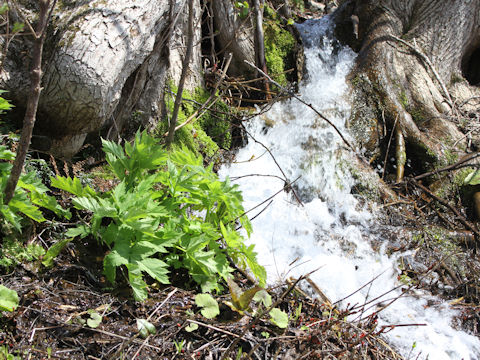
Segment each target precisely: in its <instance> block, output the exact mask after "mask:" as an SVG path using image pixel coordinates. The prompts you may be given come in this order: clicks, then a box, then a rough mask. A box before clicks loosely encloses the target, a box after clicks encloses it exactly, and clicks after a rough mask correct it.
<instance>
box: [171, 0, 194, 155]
mask: <svg viewBox="0 0 480 360" xmlns="http://www.w3.org/2000/svg"><path fill="white" fill-rule="evenodd" d="M192 52H193V0H189V1H188V34H187V51H186V53H185V57H184V59H183V64H182V74H181V75H180V82H179V83H178V92H177V97H176V98H175V104H174V106H173V113H172V118H171V119H170V126H169V130H168V136H167V139H166V145H167V148H169V147H170V146H171V144H172V143H173V137H174V135H175V125H176V124H177V117H178V111H179V109H180V104H181V102H182V93H183V87H184V86H185V80H186V78H187V73H188V67H189V64H190V58H191V57H192Z"/></svg>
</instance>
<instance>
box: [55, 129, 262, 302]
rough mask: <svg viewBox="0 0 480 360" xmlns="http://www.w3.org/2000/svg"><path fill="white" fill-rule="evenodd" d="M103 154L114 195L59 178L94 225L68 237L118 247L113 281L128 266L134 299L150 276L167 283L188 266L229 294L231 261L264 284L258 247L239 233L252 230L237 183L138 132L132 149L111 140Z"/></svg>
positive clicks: (110, 272) (205, 284) (110, 274)
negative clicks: (222, 283) (224, 282)
mask: <svg viewBox="0 0 480 360" xmlns="http://www.w3.org/2000/svg"><path fill="white" fill-rule="evenodd" d="M103 150H104V151H105V153H106V159H107V162H108V164H109V167H110V168H111V170H112V171H113V173H114V174H115V176H116V177H117V178H118V180H119V183H118V185H117V186H116V187H115V188H114V189H112V190H111V191H108V192H105V193H97V192H95V191H94V190H93V189H92V188H90V187H88V186H82V185H81V184H80V181H78V179H76V178H74V179H71V178H65V177H57V178H56V179H52V186H55V187H57V188H59V189H62V190H65V191H68V192H70V193H72V194H73V195H75V198H73V200H72V202H73V204H74V206H75V208H77V209H81V210H87V211H90V212H91V213H92V217H91V220H90V224H84V225H80V226H78V227H76V228H74V229H70V231H69V232H68V233H67V235H68V236H80V237H86V236H93V237H94V238H96V239H97V240H99V241H100V242H101V243H102V244H104V245H106V246H107V247H108V248H109V249H110V250H109V252H108V254H107V255H106V256H105V258H104V273H105V275H106V277H107V279H108V280H109V281H110V282H112V283H115V281H116V279H117V268H119V267H121V268H122V269H124V270H126V273H127V280H128V282H129V284H130V286H131V287H132V289H133V295H134V298H135V299H136V300H144V299H145V298H146V297H147V284H146V282H145V280H144V274H148V275H149V276H151V277H152V278H154V279H155V280H157V281H158V282H160V283H165V284H166V283H169V282H170V279H169V276H168V273H169V271H170V270H171V269H172V268H174V269H180V268H182V269H186V270H187V271H188V272H189V274H190V275H191V277H192V278H193V280H194V281H196V282H197V283H198V284H199V285H200V286H201V288H202V290H203V291H212V290H221V286H220V284H219V280H220V279H222V278H224V279H225V278H226V277H227V276H228V275H229V274H230V272H231V271H232V269H231V267H230V265H229V262H228V259H227V255H228V256H230V257H231V258H232V259H233V260H234V261H235V262H236V263H237V264H239V265H240V266H242V267H249V268H250V269H251V271H252V272H253V274H254V275H255V276H257V277H258V278H259V280H260V282H261V283H264V281H265V276H266V275H265V269H264V268H263V267H262V266H260V265H259V264H258V263H257V260H256V253H255V252H254V249H253V245H251V246H246V245H245V244H244V242H243V238H242V236H241V235H240V234H239V233H238V232H237V231H236V230H235V229H236V226H237V224H236V222H237V221H238V222H239V223H240V224H241V225H242V226H243V228H244V229H245V230H246V231H247V234H250V232H251V225H250V222H249V220H248V218H246V217H245V216H242V214H243V213H244V209H243V206H242V195H241V193H240V191H239V190H238V188H237V186H236V185H231V184H230V182H229V181H228V179H227V180H225V181H220V180H219V179H218V177H217V176H216V175H215V173H214V172H213V171H212V167H211V166H210V167H208V168H205V167H204V166H203V165H202V164H203V159H202V158H201V157H200V156H196V155H195V154H194V153H193V152H192V151H190V150H188V149H187V148H185V147H183V148H182V149H177V150H174V151H172V152H170V153H169V152H167V151H166V150H164V148H163V147H162V146H161V145H159V144H158V143H157V141H156V139H155V138H153V137H151V136H149V135H147V134H146V133H137V135H136V137H135V141H134V143H133V144H129V143H127V144H126V145H125V148H122V147H121V146H120V145H118V144H116V143H113V142H109V141H103Z"/></svg>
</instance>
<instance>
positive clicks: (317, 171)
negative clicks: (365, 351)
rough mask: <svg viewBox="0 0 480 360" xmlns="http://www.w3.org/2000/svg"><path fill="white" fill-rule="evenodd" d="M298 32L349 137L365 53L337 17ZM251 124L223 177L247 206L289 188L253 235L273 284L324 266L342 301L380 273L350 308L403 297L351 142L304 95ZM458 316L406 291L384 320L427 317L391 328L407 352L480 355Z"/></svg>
mask: <svg viewBox="0 0 480 360" xmlns="http://www.w3.org/2000/svg"><path fill="white" fill-rule="evenodd" d="M298 29H299V31H300V32H301V33H302V37H303V38H304V43H305V47H306V49H305V56H306V65H307V78H306V79H305V80H304V81H303V83H302V84H300V91H299V92H300V96H301V97H302V98H303V99H304V100H305V101H306V102H308V103H311V104H312V105H314V106H315V107H316V108H317V109H319V110H320V111H322V112H323V113H324V114H325V115H326V116H327V117H328V118H330V119H331V120H332V121H333V122H334V123H335V124H336V126H337V127H338V128H339V129H340V131H341V132H342V133H343V134H344V135H345V136H347V137H348V130H347V129H346V128H345V121H346V119H347V118H348V116H349V111H350V109H349V101H348V96H349V94H348V88H347V84H346V82H345V76H346V75H347V74H348V72H349V70H350V68H351V67H352V64H353V62H354V60H355V56H356V55H355V53H354V52H353V51H352V50H350V49H349V48H344V47H341V46H340V45H339V44H338V43H337V42H336V41H335V40H332V37H331V36H330V35H329V33H330V32H331V30H330V29H331V24H330V20H329V19H328V18H323V19H321V20H309V21H307V22H305V23H303V24H301V25H298ZM247 129H248V132H249V134H250V135H251V137H250V138H249V142H248V145H246V146H245V147H244V148H242V149H241V150H240V151H239V152H238V154H237V155H236V158H235V161H234V162H233V163H232V164H229V165H228V166H224V167H223V168H222V169H221V170H220V175H221V176H222V177H226V176H229V177H230V178H231V179H232V181H234V182H235V183H238V184H239V185H240V188H241V190H242V191H243V196H244V206H245V208H246V209H250V208H252V207H254V206H256V205H258V204H259V203H261V202H263V201H264V200H265V199H268V198H269V197H271V196H272V195H274V194H275V193H277V192H278V191H280V193H279V194H278V195H276V196H275V197H273V198H272V202H271V204H270V205H269V206H268V207H266V209H265V210H264V211H263V212H261V214H260V215H258V217H256V218H255V219H254V220H253V221H252V225H253V230H254V232H253V235H252V237H251V239H250V241H251V242H253V243H254V244H255V246H256V250H257V252H258V253H259V261H260V263H261V264H262V265H264V266H265V267H266V269H267V272H268V279H269V282H270V283H274V282H276V281H277V280H279V279H285V278H287V277H290V276H293V277H298V276H300V275H302V274H306V273H308V272H309V271H311V270H314V269H317V268H320V269H319V270H318V271H316V272H315V273H314V274H313V275H311V278H312V280H313V281H314V282H315V283H316V284H317V285H318V286H319V287H320V288H321V289H322V290H323V291H324V292H325V294H326V295H327V296H328V297H329V299H330V300H332V301H333V302H335V301H337V300H340V299H343V298H344V297H346V296H348V295H349V294H351V293H353V292H355V291H356V290H357V289H359V288H361V287H362V286H363V285H365V284H367V283H368V282H370V281H371V280H372V279H374V278H375V277H377V276H378V277H377V278H376V279H375V280H374V281H373V282H371V284H370V285H368V286H365V287H364V288H363V289H362V290H360V291H359V292H357V293H355V294H354V295H352V296H350V297H349V298H348V299H346V300H345V301H344V303H343V305H346V303H347V302H348V303H350V304H356V303H358V304H364V303H366V302H368V301H370V300H372V299H375V298H377V297H380V298H379V299H377V300H375V302H374V304H386V303H389V302H390V301H391V299H393V298H396V297H398V296H400V295H401V290H394V291H392V292H390V293H388V294H385V292H387V291H388V290H390V289H394V288H395V287H396V286H398V285H399V283H398V280H397V276H398V275H399V270H398V268H397V259H398V257H397V256H398V255H397V256H395V255H394V256H390V257H389V256H387V255H386V254H385V253H384V252H383V251H382V247H381V246H380V250H374V249H372V246H371V244H372V241H373V240H375V242H376V243H382V242H386V240H385V241H384V240H382V239H381V238H380V235H377V234H376V233H375V230H373V229H375V228H377V227H378V226H377V225H375V217H374V215H373V214H372V213H371V212H370V211H368V210H367V209H366V208H363V207H362V206H361V204H360V203H359V202H358V201H357V199H356V198H355V197H354V196H353V195H352V194H351V188H352V186H353V185H354V180H353V178H352V176H351V174H350V173H349V172H348V170H347V167H346V166H345V164H346V163H347V162H348V161H349V158H348V156H349V155H348V151H342V149H341V148H342V147H344V144H343V142H342V140H341V139H340V137H339V136H338V135H337V133H336V132H335V131H334V129H333V128H332V127H331V126H328V124H326V123H325V122H324V121H323V120H322V119H320V118H319V117H318V116H317V115H315V113H314V112H313V111H312V110H311V109H310V108H308V107H307V106H305V105H303V104H301V103H300V102H299V101H297V100H296V99H291V100H288V101H285V102H282V103H277V104H275V105H274V106H273V107H272V109H270V110H269V111H268V112H267V113H265V114H264V115H261V116H258V117H257V118H255V119H254V120H252V121H251V122H250V123H249V124H248V127H247ZM350 141H352V140H350ZM266 147H267V148H268V149H269V150H270V151H271V153H272V155H273V157H274V159H275V161H274V160H273V157H272V156H271V155H270V153H269V152H268V151H267V150H266ZM276 163H278V166H277V164H276ZM279 168H281V169H282V170H280V169H279ZM282 171H283V173H284V174H283V173H282ZM246 175H252V176H246ZM285 176H286V177H287V178H288V179H289V180H290V181H294V180H296V179H297V178H298V180H297V181H296V182H295V189H296V192H297V194H298V196H299V197H300V198H301V200H302V202H303V206H302V205H300V204H299V203H298V202H297V201H296V199H295V196H294V195H293V192H292V191H281V190H282V189H283V188H284V186H285V182H284V180H282V179H283V178H285ZM266 204H268V202H267V203H265V205H266ZM261 209H262V207H258V208H257V209H256V210H255V211H257V212H260V210H261ZM255 211H253V212H252V213H250V216H254V215H255ZM382 294H385V295H383V296H382ZM431 304H434V305H431ZM374 310H375V307H373V308H371V309H370V310H369V311H374ZM454 315H455V311H454V310H451V309H449V307H448V306H447V305H442V304H441V302H440V301H438V299H435V298H434V297H432V296H431V295H429V294H427V293H423V292H420V291H416V292H415V293H412V294H410V293H408V294H404V295H403V296H401V297H400V298H399V299H398V300H397V301H395V302H394V303H393V304H392V305H390V306H389V307H387V308H386V309H385V310H383V311H381V312H380V313H379V322H380V323H381V324H389V325H398V324H426V326H410V327H409V326H407V327H397V328H395V329H394V330H392V331H391V332H389V333H388V334H387V335H386V336H387V338H388V340H389V341H390V342H391V343H392V344H393V345H394V346H395V347H396V348H397V349H398V350H399V351H400V353H402V354H403V355H404V356H405V357H408V358H411V359H415V358H417V356H418V358H419V359H426V358H428V359H432V360H443V359H465V360H466V359H479V358H480V341H479V339H477V338H476V337H474V336H471V335H469V334H467V333H465V332H463V331H460V330H456V329H455V328H454V326H453V325H452V323H453V320H452V319H453V316H454ZM414 344H415V345H414Z"/></svg>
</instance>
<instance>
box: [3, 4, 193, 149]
mask: <svg viewBox="0 0 480 360" xmlns="http://www.w3.org/2000/svg"><path fill="white" fill-rule="evenodd" d="M173 4H174V9H173V14H174V15H175V16H174V21H173V22H172V23H171V22H170V21H169V19H170V18H169V16H168V15H169V12H170V4H169V2H168V1H164V0H153V1H151V0H112V1H108V2H105V1H103V0H94V1H91V2H88V3H84V2H81V1H72V2H62V3H61V5H60V6H59V9H58V11H56V13H55V14H54V18H53V23H52V28H51V30H50V32H49V34H48V37H47V40H46V45H45V56H44V63H45V66H44V73H45V74H44V78H43V84H42V86H43V88H44V90H43V91H42V95H41V98H40V102H39V108H38V118H37V124H36V131H35V136H36V138H37V140H38V139H41V140H42V141H41V143H38V142H37V144H36V145H37V147H39V146H40V150H44V151H48V152H50V153H52V154H54V155H56V156H59V157H70V156H72V155H73V154H75V153H76V152H77V151H78V150H79V149H80V147H81V146H82V144H83V141H84V139H85V137H86V135H87V134H88V133H91V132H97V131H99V130H100V129H101V128H102V127H104V126H109V127H110V128H111V131H110V135H111V138H116V137H117V135H118V132H120V131H121V129H122V127H123V126H124V125H125V123H126V122H127V121H129V120H130V118H131V114H132V112H133V111H136V110H139V113H140V114H141V121H142V122H143V123H144V124H145V123H149V124H152V125H154V124H155V123H156V122H158V121H159V120H160V118H161V113H162V111H161V110H162V109H161V108H162V106H161V104H162V102H163V96H164V86H165V83H166V80H167V79H168V78H170V79H172V81H173V82H174V83H177V82H178V80H179V76H180V73H181V61H178V59H180V58H181V57H183V54H184V52H185V47H184V34H185V33H186V31H185V30H186V25H187V19H188V13H187V12H185V11H184V8H185V7H184V6H183V5H184V1H183V0H174V1H173ZM194 5H195V16H196V18H195V19H196V21H195V47H194V55H193V58H194V59H195V61H194V63H193V65H192V71H191V72H189V74H188V78H187V81H186V87H187V88H189V87H190V88H193V87H194V84H198V83H201V77H202V75H201V73H200V71H201V70H200V69H201V66H200V64H201V55H200V41H199V39H200V37H201V34H200V21H199V19H200V17H201V14H200V12H201V11H200V0H194ZM24 38H25V37H22V39H23V41H24V43H21V42H18V43H16V44H15V46H13V44H11V46H10V49H9V53H8V54H7V57H6V58H5V59H4V62H3V69H2V71H1V73H0V88H2V89H6V90H9V95H11V97H12V100H13V102H14V103H15V105H16V106H17V108H18V107H22V106H25V105H26V102H25V98H26V96H25V94H27V93H28V83H29V82H28V76H27V74H28V73H27V71H26V69H25V66H24V65H25V64H28V63H29V54H30V53H29V52H28V51H26V50H27V49H28V48H29V47H30V43H29V40H28V39H24ZM179 69H180V70H179ZM138 125H140V124H138ZM35 136H34V139H35Z"/></svg>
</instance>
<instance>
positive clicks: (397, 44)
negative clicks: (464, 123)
mask: <svg viewBox="0 0 480 360" xmlns="http://www.w3.org/2000/svg"><path fill="white" fill-rule="evenodd" d="M352 18H353V19H355V20H357V19H358V23H357V25H358V28H357V31H358V34H355V29H354V25H355V22H352ZM335 21H336V23H337V33H338V35H339V37H340V38H341V39H342V40H343V41H346V42H347V43H349V44H350V45H351V46H352V47H353V48H354V49H356V50H358V51H359V56H358V59H357V62H356V66H355V68H354V69H353V70H352V72H351V76H350V81H351V83H352V86H353V88H354V111H353V113H352V117H351V122H350V126H351V128H352V130H353V133H354V134H355V135H356V137H357V140H358V141H359V143H360V144H361V146H363V147H364V148H366V149H367V154H369V155H370V156H372V157H374V156H376V155H375V152H376V150H378V148H379V146H380V145H381V142H382V141H384V140H385V138H386V137H387V133H386V132H385V129H387V130H388V129H390V130H391V129H392V128H393V124H394V123H395V122H396V121H398V124H399V127H400V130H401V135H402V136H403V138H404V139H405V142H406V152H407V157H409V158H413V161H416V162H417V163H418V164H417V165H419V166H421V167H423V168H428V166H429V165H431V164H433V163H436V162H437V161H439V160H442V159H445V154H446V153H447V152H448V151H451V150H454V151H457V150H458V148H459V145H461V146H463V150H466V148H465V146H466V145H465V144H466V143H465V141H463V140H462V139H463V138H464V136H463V134H462V133H461V132H460V131H459V130H458V128H457V126H455V124H454V121H453V120H454V119H455V117H456V114H457V113H458V107H457V106H456V104H460V103H462V102H464V101H466V100H467V99H469V98H471V97H472V96H475V95H480V91H479V88H478V86H472V84H469V82H468V81H470V82H473V83H475V81H478V77H476V76H478V71H479V70H478V67H479V66H480V65H478V64H480V58H479V57H478V53H477V52H478V51H479V49H480V2H479V1H471V0H381V1H377V0H356V1H346V2H344V4H343V5H342V7H341V8H340V9H339V10H338V11H337V13H336V14H335ZM356 35H358V39H356ZM475 56H477V57H476V58H475ZM474 64H476V65H474ZM475 71H477V72H476V73H475ZM475 79H477V80H475Z"/></svg>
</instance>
